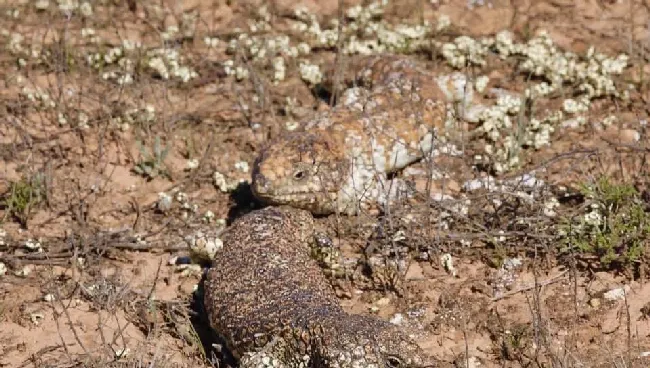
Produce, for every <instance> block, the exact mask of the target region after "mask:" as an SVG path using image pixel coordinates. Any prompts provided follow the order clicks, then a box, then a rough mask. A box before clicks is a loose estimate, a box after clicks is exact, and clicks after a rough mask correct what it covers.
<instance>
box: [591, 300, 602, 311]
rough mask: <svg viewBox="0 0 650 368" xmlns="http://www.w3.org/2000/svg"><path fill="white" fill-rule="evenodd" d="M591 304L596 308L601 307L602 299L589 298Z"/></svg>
mask: <svg viewBox="0 0 650 368" xmlns="http://www.w3.org/2000/svg"><path fill="white" fill-rule="evenodd" d="M589 305H590V306H591V307H592V308H594V309H598V308H600V299H599V298H591V299H589Z"/></svg>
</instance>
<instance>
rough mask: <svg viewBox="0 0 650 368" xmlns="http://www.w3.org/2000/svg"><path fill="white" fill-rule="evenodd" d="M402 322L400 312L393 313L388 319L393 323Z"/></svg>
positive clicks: (398, 323) (402, 318)
mask: <svg viewBox="0 0 650 368" xmlns="http://www.w3.org/2000/svg"><path fill="white" fill-rule="evenodd" d="M402 322H404V316H403V315H402V313H395V315H394V316H393V318H391V319H390V323H392V324H394V325H401V324H402Z"/></svg>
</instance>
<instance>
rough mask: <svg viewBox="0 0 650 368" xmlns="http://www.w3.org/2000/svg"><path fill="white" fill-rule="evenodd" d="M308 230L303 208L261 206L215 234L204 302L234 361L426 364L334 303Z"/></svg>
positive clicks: (368, 319) (388, 332) (376, 366)
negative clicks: (217, 241) (218, 242)
mask: <svg viewBox="0 0 650 368" xmlns="http://www.w3.org/2000/svg"><path fill="white" fill-rule="evenodd" d="M313 235H314V234H313V219H312V217H311V214H310V213H309V212H307V211H303V210H299V209H295V208H290V207H267V208H265V209H262V210H258V211H254V212H252V213H249V214H247V215H245V216H243V217H241V218H239V219H237V220H236V221H235V222H234V223H233V224H232V226H231V227H230V228H228V230H227V231H226V232H225V234H224V235H223V236H222V240H223V242H224V248H223V249H222V250H221V251H220V252H218V253H217V255H216V258H215V259H214V266H213V268H212V269H211V270H210V271H209V273H208V276H207V279H206V283H205V306H206V311H207V313H208V316H209V319H210V323H211V325H212V327H213V328H214V329H215V330H216V331H217V332H218V333H220V334H221V335H222V336H223V337H224V338H225V340H226V341H227V343H228V347H229V349H230V350H231V352H232V353H233V355H234V356H235V357H236V358H237V359H238V360H240V367H242V368H261V367H285V368H298V367H323V368H325V367H327V368H334V367H336V368H353V367H355V368H356V367H372V368H384V367H429V366H431V367H432V366H434V365H433V364H432V360H431V359H430V358H429V357H428V356H427V355H426V354H425V353H424V352H423V351H422V350H421V348H420V347H419V346H418V345H417V344H416V343H415V342H414V341H413V340H411V339H410V338H409V337H408V336H407V335H406V334H405V333H404V332H402V331H401V330H400V329H399V328H398V327H397V326H395V325H393V324H391V323H389V322H386V321H383V320H380V319H378V318H376V317H373V316H365V315H353V314H348V313H346V312H345V311H344V310H343V309H342V308H341V306H340V304H339V302H338V300H337V297H336V296H335V294H334V291H333V289H332V288H331V286H330V284H329V283H328V280H327V279H326V277H325V276H324V274H323V272H322V270H321V269H320V267H319V266H318V264H317V263H316V261H315V260H313V259H311V257H310V248H309V245H308V244H309V242H310V239H313Z"/></svg>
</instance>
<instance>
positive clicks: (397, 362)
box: [386, 355, 403, 368]
mask: <svg viewBox="0 0 650 368" xmlns="http://www.w3.org/2000/svg"><path fill="white" fill-rule="evenodd" d="M402 366H403V364H402V360H401V359H400V358H398V357H396V356H394V355H390V356H388V357H386V368H400V367H402Z"/></svg>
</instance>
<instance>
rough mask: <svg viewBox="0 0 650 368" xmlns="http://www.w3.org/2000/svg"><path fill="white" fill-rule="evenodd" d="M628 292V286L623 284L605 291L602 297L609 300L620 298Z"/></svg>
mask: <svg viewBox="0 0 650 368" xmlns="http://www.w3.org/2000/svg"><path fill="white" fill-rule="evenodd" d="M629 292H630V286H629V285H625V286H624V287H622V288H616V289H612V290H610V291H608V292H606V293H605V294H603V298H605V299H607V300H609V301H615V300H622V299H624V298H625V295H626V294H627V293H629Z"/></svg>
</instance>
